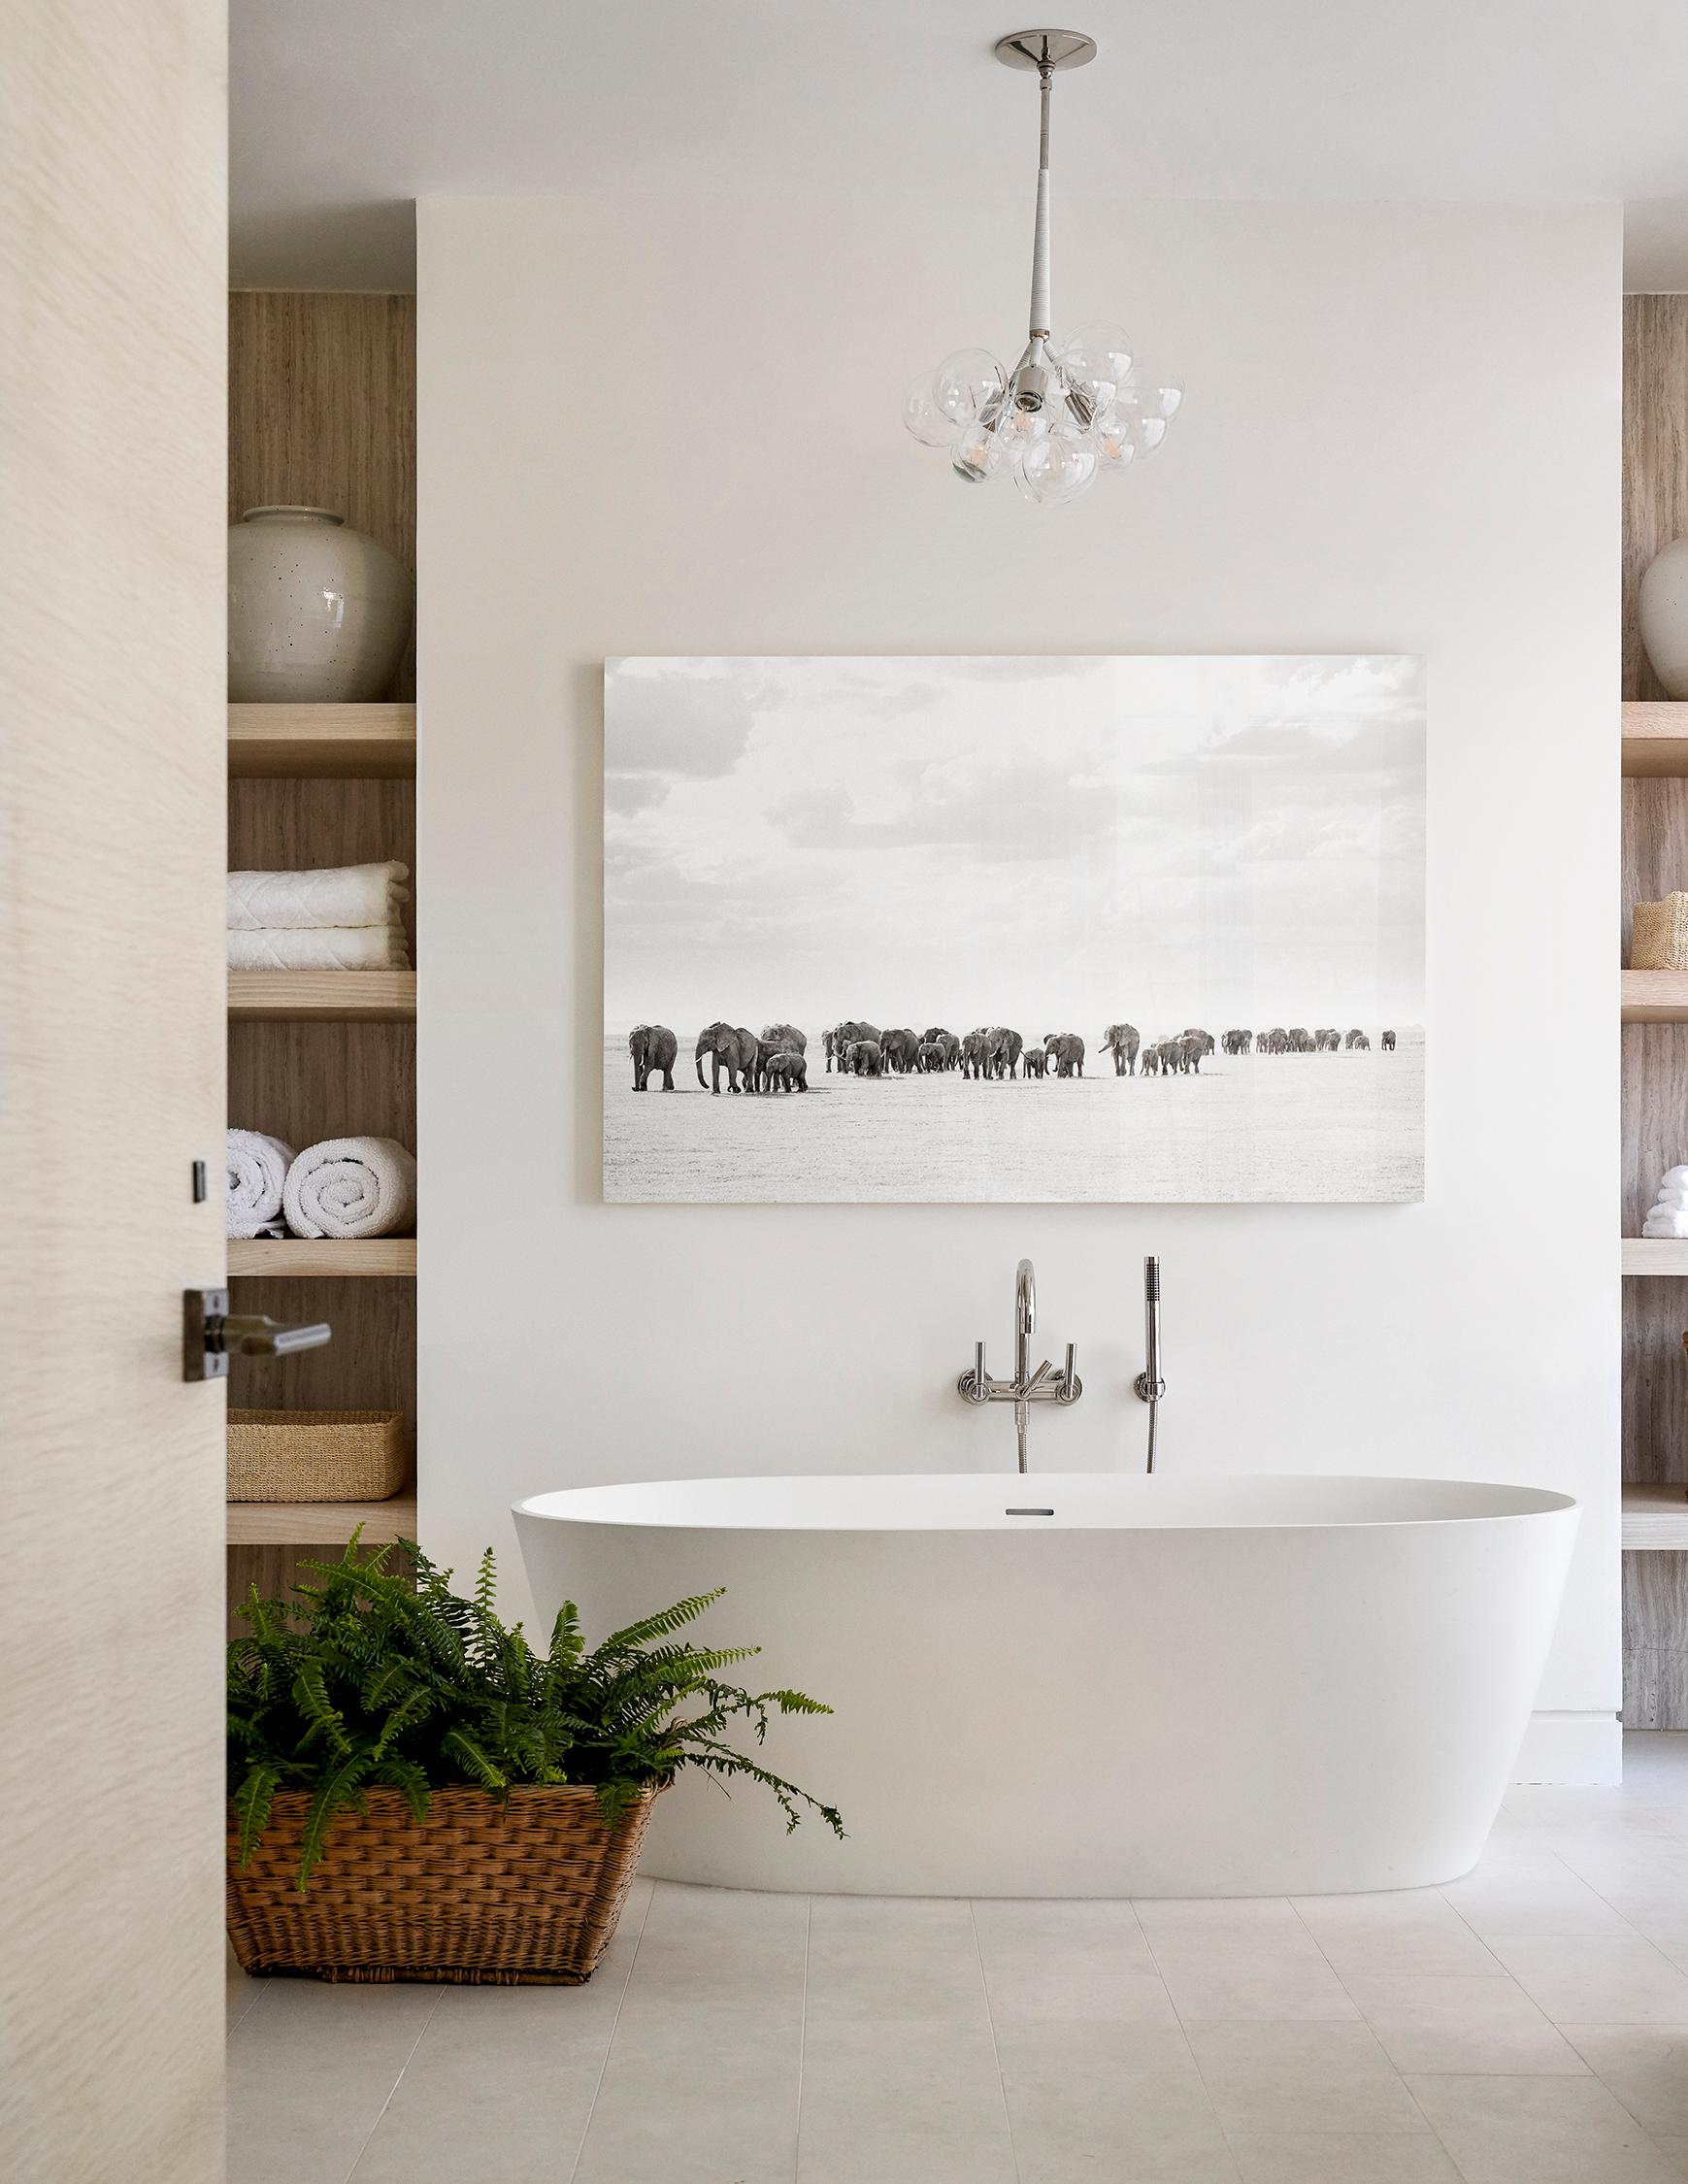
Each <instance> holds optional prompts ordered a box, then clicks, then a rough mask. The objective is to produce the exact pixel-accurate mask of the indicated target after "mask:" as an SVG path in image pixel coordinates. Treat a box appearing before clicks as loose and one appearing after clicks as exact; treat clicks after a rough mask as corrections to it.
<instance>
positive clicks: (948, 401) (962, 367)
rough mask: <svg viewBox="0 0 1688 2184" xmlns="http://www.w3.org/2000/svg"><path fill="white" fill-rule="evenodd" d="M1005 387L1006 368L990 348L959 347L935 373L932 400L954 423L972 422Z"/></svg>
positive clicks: (945, 359) (999, 395) (944, 360)
mask: <svg viewBox="0 0 1688 2184" xmlns="http://www.w3.org/2000/svg"><path fill="white" fill-rule="evenodd" d="M1003 386H1004V380H1003V368H1002V366H1001V365H1000V364H999V363H998V362H997V360H996V358H995V357H994V356H993V355H992V354H991V353H990V351H989V349H987V348H958V349H957V350H956V351H955V353H954V355H953V356H946V357H945V358H944V359H943V363H942V364H940V365H939V367H938V369H937V371H936V372H935V373H934V374H933V376H932V395H933V399H934V401H935V402H936V403H937V405H938V407H939V409H940V410H941V411H942V412H943V414H944V415H945V416H946V417H947V418H948V419H949V421H950V423H951V424H952V425H958V424H971V423H972V422H973V420H974V418H975V417H976V416H977V415H978V414H979V412H980V411H981V410H982V409H983V408H984V406H985V404H986V403H987V402H989V401H990V400H991V398H992V396H993V395H994V396H996V397H998V398H1000V397H1001V394H1002V391H1003Z"/></svg>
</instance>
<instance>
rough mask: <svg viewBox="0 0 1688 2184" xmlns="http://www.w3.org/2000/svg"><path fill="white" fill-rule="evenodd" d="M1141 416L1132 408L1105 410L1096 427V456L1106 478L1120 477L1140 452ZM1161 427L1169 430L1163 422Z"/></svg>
mask: <svg viewBox="0 0 1688 2184" xmlns="http://www.w3.org/2000/svg"><path fill="white" fill-rule="evenodd" d="M1138 422H1139V420H1138V418H1137V416H1136V414H1135V413H1134V412H1133V411H1131V410H1122V409H1119V408H1117V407H1115V408H1112V409H1108V410H1104V411H1103V413H1102V414H1101V415H1100V416H1099V417H1098V418H1097V420H1096V424H1095V427H1094V437H1095V440H1096V460H1097V463H1098V465H1099V467H1100V469H1101V471H1102V475H1103V477H1104V478H1121V477H1123V476H1124V475H1125V473H1126V472H1127V471H1128V470H1129V469H1130V468H1131V466H1132V464H1133V463H1134V462H1136V460H1137V456H1138V446H1137V432H1138ZM1161 430H1162V431H1163V432H1164V431H1165V430H1166V425H1165V423H1164V422H1163V423H1162V425H1161Z"/></svg>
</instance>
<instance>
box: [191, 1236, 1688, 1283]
mask: <svg viewBox="0 0 1688 2184" xmlns="http://www.w3.org/2000/svg"><path fill="white" fill-rule="evenodd" d="M1685 1248H1688V1247H1685ZM228 1271H229V1276H230V1278H231V1279H232V1280H237V1281H244V1280H248V1279H249V1278H250V1277H252V1276H253V1275H256V1274H269V1275H271V1276H272V1277H273V1278H275V1279H278V1280H281V1281H296V1280H300V1279H304V1280H307V1281H347V1280H351V1281H373V1280H382V1279H385V1280H389V1281H414V1279H415V1277H416V1240H415V1238H414V1236H359V1237H323V1238H319V1239H311V1238H306V1237H293V1236H285V1237H265V1236H260V1237H251V1238H245V1239H237V1240H234V1241H231V1242H230V1244H229V1247H228ZM1684 1271H1688V1269H1685V1270H1684Z"/></svg>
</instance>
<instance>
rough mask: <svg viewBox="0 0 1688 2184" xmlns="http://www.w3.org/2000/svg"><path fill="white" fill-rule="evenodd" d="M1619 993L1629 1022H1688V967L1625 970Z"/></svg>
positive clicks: (1623, 1010) (1622, 1009)
mask: <svg viewBox="0 0 1688 2184" xmlns="http://www.w3.org/2000/svg"><path fill="white" fill-rule="evenodd" d="M1620 994H1621V1014H1622V1017H1623V1021H1624V1022H1625V1023H1626V1024H1688V971H1626V972H1624V973H1623V974H1622V983H1621V987H1620Z"/></svg>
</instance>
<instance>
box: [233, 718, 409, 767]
mask: <svg viewBox="0 0 1688 2184" xmlns="http://www.w3.org/2000/svg"><path fill="white" fill-rule="evenodd" d="M228 770H229V778H230V779H231V780H305V779H311V780H348V781H403V780H414V778H415V774H416V709H415V707H414V705H409V704H406V705H396V704H395V705H369V706H230V708H229V709H228Z"/></svg>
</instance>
